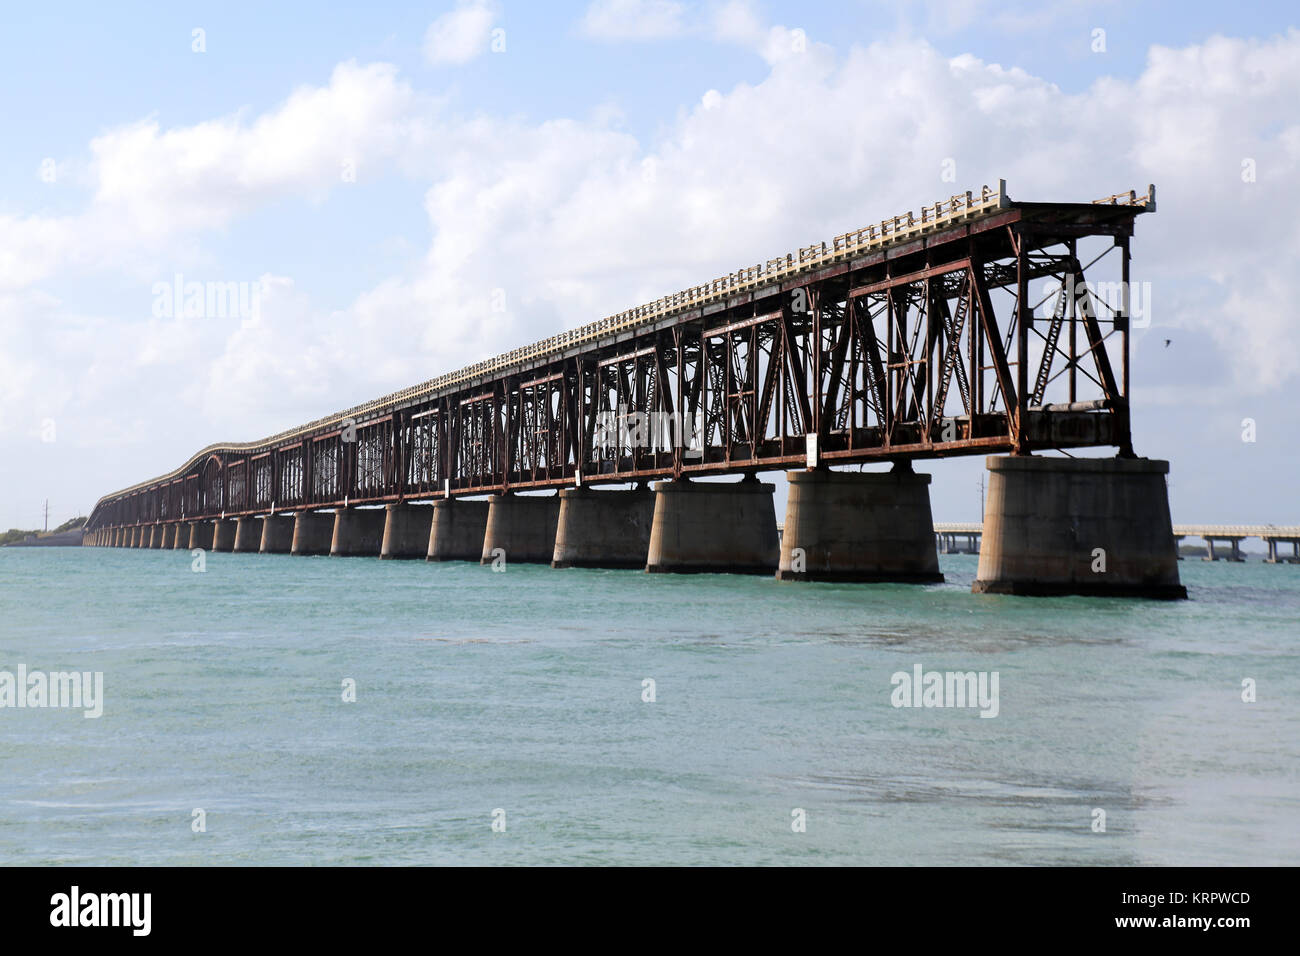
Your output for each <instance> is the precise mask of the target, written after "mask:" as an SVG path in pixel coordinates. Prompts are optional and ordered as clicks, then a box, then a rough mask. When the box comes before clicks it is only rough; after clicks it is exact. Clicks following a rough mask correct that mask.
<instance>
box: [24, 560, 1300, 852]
mask: <svg viewBox="0 0 1300 956" xmlns="http://www.w3.org/2000/svg"><path fill="white" fill-rule="evenodd" d="M976 560H977V559H976V558H975V557H973V556H967V555H944V556H941V558H940V562H941V565H942V569H943V571H944V573H945V574H946V575H947V576H948V583H947V584H945V585H941V586H933V587H909V586H901V585H900V586H893V585H852V586H849V585H807V584H791V583H785V584H782V583H778V582H776V581H774V580H770V579H767V578H751V577H741V576H729V575H703V576H675V575H648V574H643V573H638V572H629V571H585V570H566V571H552V570H551V569H549V568H545V567H530V566H523V565H512V566H509V567H508V568H507V570H506V571H505V572H504V573H494V572H492V571H491V570H489V569H487V568H480V567H478V566H477V565H470V564H436V565H433V564H426V563H424V562H390V561H385V562H381V561H378V560H375V559H362V558H353V559H344V558H294V557H288V556H276V555H233V554H213V555H209V556H208V559H207V569H206V571H205V572H203V573H195V572H193V571H192V570H191V561H192V559H191V557H190V554H189V552H187V551H176V552H170V551H124V550H115V549H104V548H86V549H75V548H70V549H26V550H15V549H4V550H0V671H2V670H8V671H10V672H15V671H16V668H17V666H18V665H19V664H23V665H26V667H27V668H28V670H29V671H35V670H42V671H57V670H71V669H76V670H81V671H102V672H103V674H104V697H105V701H104V713H103V716H102V717H100V718H99V719H86V718H84V717H83V716H82V714H81V712H80V711H75V710H69V709H13V708H5V709H0V862H3V863H11V864H12V863H26V864H35V863H68V864H74V863H75V864H307V863H317V864H345V863H360V864H379V863H394V864H456V863H474V864H480V863H481V864H537V863H558V864H574V863H628V864H639V863H651V864H661V863H676V864H695V863H724V864H731V863H752V864H781V863H791V864H845V863H852V864H913V863H915V864H945V863H971V864H1025V863H1065V864H1070V863H1080V864H1085V863H1086V864H1265V863H1271V864H1278V863H1291V864H1294V863H1296V862H1298V861H1300V762H1298V761H1297V760H1296V756H1297V750H1298V749H1300V706H1297V702H1298V701H1300V672H1298V670H1300V669H1298V668H1297V666H1296V665H1297V658H1298V655H1297V650H1296V648H1297V620H1300V566H1276V567H1275V566H1267V565H1263V564H1259V563H1250V564H1244V565H1226V564H1222V563H1219V564H1214V565H1210V564H1207V563H1204V562H1200V561H1186V562H1183V564H1182V565H1181V568H1182V572H1183V580H1184V583H1185V584H1187V585H1188V587H1189V589H1190V591H1191V594H1192V600H1190V601H1186V602H1176V603H1163V602H1144V601H1132V600H1097V599H1084V598H1050V599H1032V598H1014V597H1004V596H976V595H972V594H970V593H969V587H970V582H971V580H972V578H973V577H974V573H975V566H976ZM916 664H921V665H922V666H923V668H924V669H925V670H943V671H947V670H960V671H970V670H973V671H990V672H991V671H997V672H998V674H999V713H998V715H997V717H995V718H991V719H988V718H981V717H979V715H978V711H976V710H973V709H961V708H946V709H939V708H929V709H926V708H895V707H893V706H892V705H891V702H890V696H891V692H892V690H893V687H892V685H891V675H893V674H894V673H895V672H896V671H907V672H909V673H910V672H911V671H912V669H913V667H914V665H916ZM348 678H350V679H352V680H354V681H355V682H356V701H355V703H345V702H344V701H343V700H342V696H343V692H342V686H343V681H344V680H345V679H348ZM1244 678H1252V679H1254V680H1255V681H1256V683H1257V694H1258V700H1257V701H1256V702H1254V703H1244V702H1243V701H1242V699H1241V693H1242V689H1241V683H1242V680H1243V679H1244ZM646 679H652V680H653V681H654V682H655V685H654V689H655V696H656V699H655V701H654V702H643V700H642V693H643V683H642V682H643V681H644V680H646ZM197 808H201V809H202V810H204V811H205V814H206V832H203V833H195V832H193V831H192V826H191V824H192V820H193V811H194V810H195V809H197ZM796 808H800V809H802V810H803V811H804V813H805V818H806V831H805V832H794V830H793V829H792V821H793V820H794V819H795V818H794V816H792V811H794V810H795V809H796ZM497 809H501V810H504V811H505V813H504V822H505V831H504V832H494V830H493V827H492V823H493V811H494V810H497ZM1094 809H1103V810H1105V812H1106V820H1105V823H1106V830H1105V832H1104V833H1101V832H1094V831H1093V820H1094V817H1093V810H1094Z"/></svg>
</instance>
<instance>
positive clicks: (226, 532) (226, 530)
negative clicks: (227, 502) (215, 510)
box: [212, 518, 235, 551]
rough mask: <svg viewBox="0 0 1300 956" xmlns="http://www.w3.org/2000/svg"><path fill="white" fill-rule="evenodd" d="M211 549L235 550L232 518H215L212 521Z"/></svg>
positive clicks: (233, 521) (233, 520)
mask: <svg viewBox="0 0 1300 956" xmlns="http://www.w3.org/2000/svg"><path fill="white" fill-rule="evenodd" d="M212 550H213V551H234V550H235V519H234V518H217V519H215V520H214V521H213V522H212Z"/></svg>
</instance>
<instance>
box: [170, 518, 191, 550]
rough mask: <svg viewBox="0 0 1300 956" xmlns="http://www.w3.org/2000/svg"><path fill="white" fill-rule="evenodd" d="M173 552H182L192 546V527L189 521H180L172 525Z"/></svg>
mask: <svg viewBox="0 0 1300 956" xmlns="http://www.w3.org/2000/svg"><path fill="white" fill-rule="evenodd" d="M171 542H172V550H173V551H182V550H184V549H185V548H188V547H189V546H190V525H189V522H188V521H178V522H176V524H174V525H172V537H171Z"/></svg>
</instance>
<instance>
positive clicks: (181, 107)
mask: <svg viewBox="0 0 1300 956" xmlns="http://www.w3.org/2000/svg"><path fill="white" fill-rule="evenodd" d="M336 6H337V5H321V4H316V3H313V4H308V3H296V2H285V3H277V4H274V5H267V4H261V3H243V2H231V0H225V2H221V3H178V4H170V5H165V6H164V5H147V4H143V3H129V2H127V3H118V4H113V5H104V4H91V3H85V4H80V3H58V2H49V3H45V4H40V5H36V4H22V5H19V4H6V5H4V8H3V11H0V62H3V63H4V75H5V78H6V82H5V83H3V84H0V137H3V142H4V146H5V148H4V149H3V150H0V528H9V527H20V528H31V527H39V526H40V525H41V522H42V510H43V508H44V504H45V501H46V500H47V499H48V500H49V507H50V526H51V527H53V526H54V525H55V524H57V523H59V522H61V521H63V520H65V519H66V518H69V517H72V516H74V515H77V514H88V513H89V510H90V509H91V507H92V506H93V505H94V502H95V500H96V499H97V498H99V497H100V496H101V495H103V494H106V493H108V492H111V491H114V490H116V489H118V488H121V487H124V486H126V485H129V484H133V483H135V482H137V481H140V480H143V479H146V478H150V477H153V476H155V475H158V474H162V473H165V472H167V471H170V470H171V469H173V468H175V467H177V466H179V465H180V464H182V463H183V462H184V461H185V460H186V459H187V458H188V457H189V456H190V455H192V454H193V453H194V452H196V451H197V450H198V449H199V448H201V447H203V446H205V445H208V444H211V443H213V442H217V441H249V440H254V439H257V438H261V437H263V436H265V435H269V434H272V433H274V432H277V431H280V430H282V429H284V428H287V427H290V426H293V425H296V424H300V423H303V422H306V421H309V420H312V419H315V418H319V417H321V416H323V415H325V414H327V413H330V412H333V411H338V410H341V409H343V408H347V407H349V406H351V405H354V404H357V403H360V402H362V401H365V400H368V399H370V398H374V397H377V396H379V395H382V394H385V393H388V392H391V391H395V390H397V389H400V388H403V387H405V386H407V385H410V384H414V383H417V382H421V381H425V380H427V379H429V378H432V377H433V376H435V375H437V374H440V373H442V372H445V371H450V370H453V369H456V368H459V367H461V366H463V365H465V364H468V363H470V362H474V361H477V360H479V359H482V358H486V357H489V356H491V355H495V354H497V353H500V352H503V351H508V350H509V349H511V348H514V347H516V346H519V345H523V344H526V343H528V342H531V341H534V340H537V339H540V338H544V337H546V336H548V335H551V334H554V333H556V332H559V331H561V330H563V329H565V328H571V327H574V326H578V325H582V324H585V323H587V322H590V321H593V320H595V319H598V318H601V317H603V316H605V315H609V314H612V313H615V312H618V311H620V310H622V309H624V308H627V307H629V306H632V305H635V304H638V303H641V302H644V301H648V300H651V299H654V298H656V297H658V296H659V295H662V294H664V293H666V292H672V291H676V290H677V289H680V288H684V287H687V286H689V285H693V284H695V283H698V282H701V281H705V280H708V279H711V278H712V277H714V276H717V275H722V274H725V273H727V272H730V271H734V270H735V269H737V268H739V267H741V266H745V265H749V264H752V263H754V262H758V261H761V260H766V259H768V258H771V257H773V256H776V255H781V254H784V253H785V252H788V251H790V250H793V249H796V248H797V247H799V246H801V245H805V244H807V243H809V242H813V241H820V240H822V239H829V238H830V237H831V236H834V235H838V234H840V233H843V232H847V231H850V230H852V229H856V228H858V227H860V226H863V225H866V224H867V223H870V222H878V221H879V220H880V219H883V218H886V217H889V216H893V215H894V214H896V213H900V212H903V211H905V210H908V209H917V208H919V207H920V206H921V205H923V204H925V203H929V202H933V201H935V200H936V199H940V198H945V197H947V196H948V195H951V194H952V193H953V192H955V191H958V190H964V189H972V190H974V189H978V188H979V187H980V186H981V185H983V184H990V185H994V184H996V182H997V180H998V179H1000V178H1002V179H1006V180H1007V185H1008V191H1009V193H1010V195H1011V196H1012V198H1014V199H1023V200H1031V201H1032V200H1043V201H1087V200H1091V199H1094V198H1098V197H1101V196H1106V195H1110V194H1112V193H1115V192H1119V191H1122V190H1128V189H1130V188H1133V189H1138V190H1144V189H1145V187H1146V185H1147V184H1148V183H1155V184H1156V186H1157V189H1158V196H1159V211H1158V212H1157V213H1156V214H1155V215H1152V216H1143V217H1140V218H1139V219H1138V221H1137V232H1136V237H1135V239H1134V246H1133V249H1134V261H1133V279H1134V281H1135V282H1145V283H1149V287H1148V288H1149V289H1150V302H1149V307H1150V326H1149V327H1148V328H1143V329H1135V331H1134V344H1133V370H1132V382H1133V388H1132V396H1133V404H1134V423H1133V427H1134V444H1135V448H1136V451H1137V453H1138V454H1139V455H1143V456H1146V457H1151V458H1162V459H1168V460H1169V461H1170V462H1171V471H1170V479H1169V485H1170V501H1171V507H1172V510H1173V517H1174V521H1175V522H1176V523H1189V524H1190V523H1202V522H1204V523H1252V524H1253V523H1276V524H1300V503H1297V495H1296V494H1295V489H1296V479H1295V472H1296V464H1297V453H1296V448H1297V444H1298V443H1300V415H1297V414H1296V411H1295V406H1296V396H1297V394H1298V392H1300V322H1297V321H1296V317H1295V307H1294V298H1295V297H1294V295H1293V294H1292V291H1291V290H1290V288H1289V285H1290V281H1291V280H1292V278H1293V277H1294V276H1296V275H1297V274H1300V216H1297V214H1296V210H1297V209H1300V29H1298V28H1297V26H1298V25H1297V20H1298V19H1300V16H1297V13H1296V12H1295V8H1294V7H1293V6H1290V5H1287V4H1282V3H1236V4H1232V5H1223V4H1211V3H1172V2H1170V3H1165V2H1151V3H1141V2H1107V0H1038V2H1033V3H1019V2H985V0H929V2H926V0H914V2H909V0H877V2H866V0H863V2H857V3H854V2H837V3H823V4H817V5H811V4H807V3H778V2H774V0H716V2H713V0H701V2H691V0H581V2H572V3H562V2H555V3H546V4H538V3H511V2H507V0H456V2H441V3H400V2H386V0H371V2H368V3H366V4H364V5H357V7H356V8H355V9H351V10H342V9H336ZM110 7H111V9H110ZM945 171H947V172H948V173H949V174H950V175H951V173H952V172H953V171H955V183H954V182H951V181H948V180H946V179H945V178H944V173H945ZM190 282H201V283H211V284H218V285H220V286H221V287H222V288H223V289H230V290H233V292H234V293H235V294H236V295H237V294H239V293H241V292H242V293H243V294H245V296H246V297H252V295H253V294H254V293H256V299H255V301H256V303H257V307H256V309H255V310H252V313H253V314H250V310H249V309H244V310H242V311H240V310H238V309H234V308H231V309H228V310H213V311H215V312H217V313H218V314H204V315H202V316H194V315H187V314H186V312H185V310H184V308H177V307H176V304H175V303H173V302H171V301H170V297H169V294H168V292H167V290H169V289H171V288H173V287H174V286H175V285H176V283H181V284H182V287H183V285H184V284H185V283H190ZM983 467H984V465H983V460H982V459H981V458H968V459H954V460H945V461H940V462H934V463H928V464H925V465H924V466H923V467H922V469H921V470H924V471H929V472H930V473H931V474H932V475H933V476H934V477H933V484H932V486H931V492H932V508H933V512H934V516H935V519H936V520H938V521H974V520H978V518H979V515H980V510H979V509H980V490H979V489H980V479H981V475H982V474H983Z"/></svg>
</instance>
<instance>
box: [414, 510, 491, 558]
mask: <svg viewBox="0 0 1300 956" xmlns="http://www.w3.org/2000/svg"><path fill="white" fill-rule="evenodd" d="M488 507H489V505H488V503H487V502H486V501H466V500H464V499H463V498H445V499H443V500H442V501H435V502H434V503H433V521H432V522H431V524H430V525H429V543H428V548H427V550H426V552H425V557H426V558H427V559H428V560H430V561H478V560H480V559H481V558H482V557H483V536H484V535H485V534H486V533H487V519H488Z"/></svg>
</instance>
